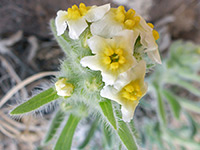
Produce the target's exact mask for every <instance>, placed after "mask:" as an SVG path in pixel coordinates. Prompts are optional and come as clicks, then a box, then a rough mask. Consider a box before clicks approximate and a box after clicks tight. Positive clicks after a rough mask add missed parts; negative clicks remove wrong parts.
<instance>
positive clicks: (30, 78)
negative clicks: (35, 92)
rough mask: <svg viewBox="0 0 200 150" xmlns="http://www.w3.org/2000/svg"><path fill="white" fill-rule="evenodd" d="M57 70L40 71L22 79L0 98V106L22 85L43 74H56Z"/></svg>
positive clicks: (43, 75)
mask: <svg viewBox="0 0 200 150" xmlns="http://www.w3.org/2000/svg"><path fill="white" fill-rule="evenodd" d="M57 74H58V72H56V71H49V72H41V73H38V74H35V75H33V76H31V77H29V78H27V79H25V80H23V81H22V82H21V83H19V84H17V85H16V86H14V87H13V88H12V89H10V91H8V93H7V94H6V95H5V96H4V97H3V98H2V99H1V101H0V108H1V107H2V106H3V105H4V104H5V103H6V102H7V101H8V100H9V99H10V98H11V97H12V96H13V95H14V94H15V93H16V92H17V91H19V90H20V89H22V88H23V87H24V86H26V85H28V84H30V83H32V82H33V81H35V80H38V79H40V78H42V77H45V76H51V75H54V76H55V75H57Z"/></svg>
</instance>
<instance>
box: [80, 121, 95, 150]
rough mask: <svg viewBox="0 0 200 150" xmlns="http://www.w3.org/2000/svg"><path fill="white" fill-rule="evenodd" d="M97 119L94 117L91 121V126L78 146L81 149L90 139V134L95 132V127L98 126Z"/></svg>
mask: <svg viewBox="0 0 200 150" xmlns="http://www.w3.org/2000/svg"><path fill="white" fill-rule="evenodd" d="M98 122H99V121H98V120H97V119H96V120H95V121H94V122H93V123H92V126H91V128H90V130H89V132H88V134H87V136H86V138H85V140H84V141H83V143H82V144H81V145H80V146H79V149H83V148H84V147H85V146H86V145H87V144H88V143H89V141H90V140H91V138H92V136H93V135H94V133H95V130H96V128H97V127H98Z"/></svg>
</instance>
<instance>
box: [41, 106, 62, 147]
mask: <svg viewBox="0 0 200 150" xmlns="http://www.w3.org/2000/svg"><path fill="white" fill-rule="evenodd" d="M64 117H65V113H64V112H63V111H61V110H58V111H57V112H56V114H55V116H54V118H53V120H52V121H51V125H50V128H49V130H48V132H47V134H46V137H45V139H44V141H43V143H44V144H47V143H48V142H49V141H51V140H52V139H53V137H54V136H55V134H56V132H57V130H58V128H59V127H60V124H61V123H62V121H63V119H64Z"/></svg>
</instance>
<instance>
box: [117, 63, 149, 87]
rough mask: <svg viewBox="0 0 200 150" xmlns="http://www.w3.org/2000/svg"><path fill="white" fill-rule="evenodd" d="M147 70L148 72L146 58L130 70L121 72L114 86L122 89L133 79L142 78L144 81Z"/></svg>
mask: <svg viewBox="0 0 200 150" xmlns="http://www.w3.org/2000/svg"><path fill="white" fill-rule="evenodd" d="M145 72H146V63H145V61H144V60H141V61H140V62H139V63H138V64H137V65H135V66H133V67H132V68H130V69H129V70H128V71H126V72H123V73H121V74H120V75H119V76H118V78H117V80H116V82H115V84H114V87H115V88H116V89H117V90H119V91H120V90H121V89H122V88H123V87H124V86H125V85H127V84H128V83H130V82H131V81H132V80H136V79H137V78H141V79H143V81H144V77H145Z"/></svg>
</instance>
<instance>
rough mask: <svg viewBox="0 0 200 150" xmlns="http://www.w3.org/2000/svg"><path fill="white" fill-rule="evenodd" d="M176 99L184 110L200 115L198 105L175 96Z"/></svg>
mask: <svg viewBox="0 0 200 150" xmlns="http://www.w3.org/2000/svg"><path fill="white" fill-rule="evenodd" d="M176 99H177V100H178V101H179V103H180V105H181V106H182V107H183V108H184V109H187V110H189V111H192V112H195V113H198V114H200V109H199V108H200V103H197V102H194V101H192V100H188V99H185V98H182V97H179V96H176Z"/></svg>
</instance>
